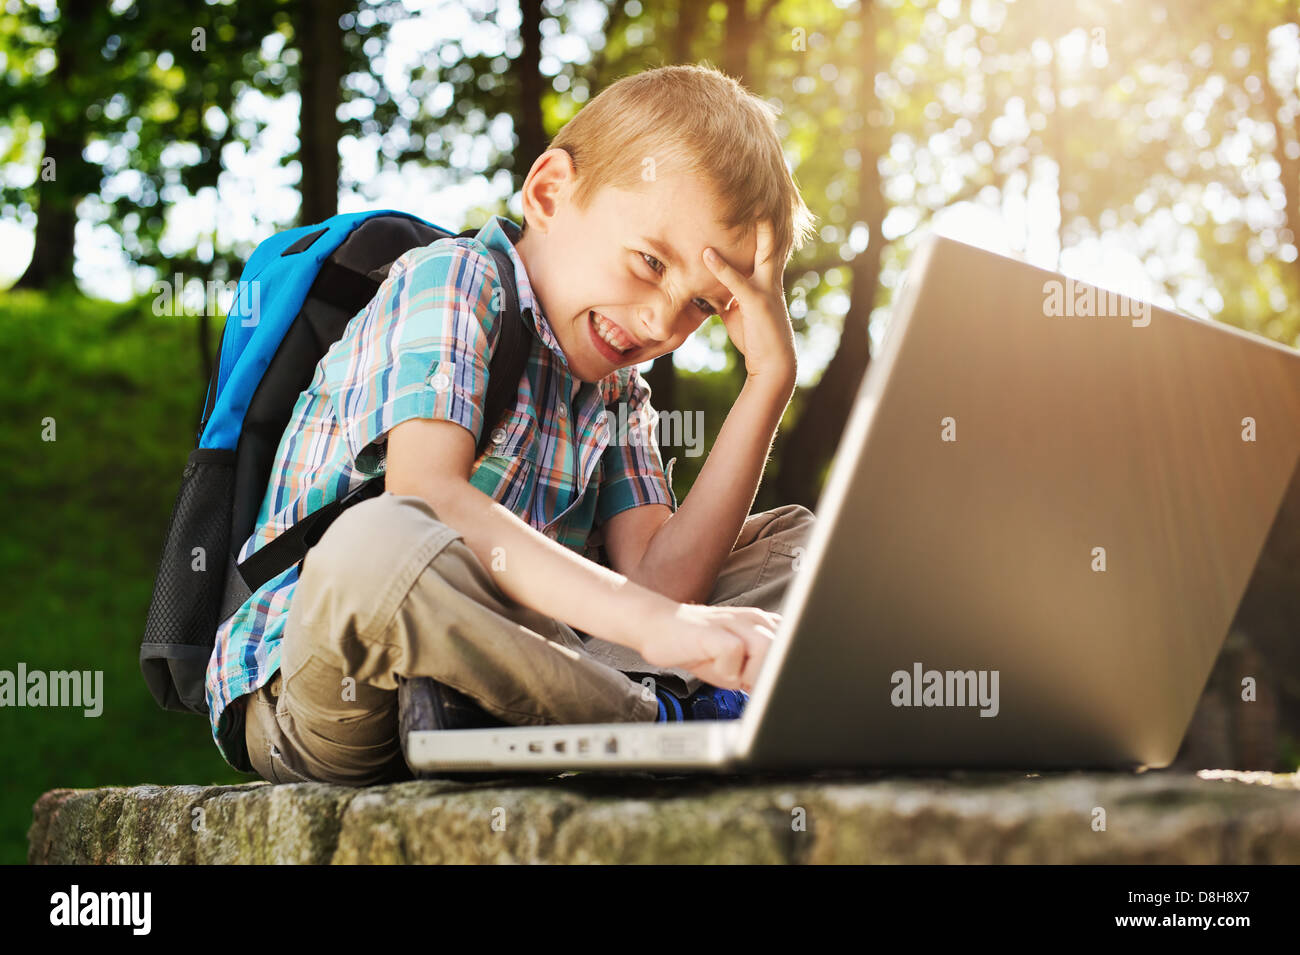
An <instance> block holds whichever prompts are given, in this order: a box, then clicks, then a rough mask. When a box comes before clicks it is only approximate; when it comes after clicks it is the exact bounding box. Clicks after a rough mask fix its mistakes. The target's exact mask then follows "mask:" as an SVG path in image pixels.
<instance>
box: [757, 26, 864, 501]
mask: <svg viewBox="0 0 1300 955" xmlns="http://www.w3.org/2000/svg"><path fill="white" fill-rule="evenodd" d="M874 13H875V11H874V5H873V3H871V2H864V3H863V4H862V12H861V19H862V37H863V49H864V56H863V60H862V67H861V70H860V71H859V74H858V95H857V102H858V103H859V104H860V106H861V110H860V111H861V116H862V125H861V127H860V130H861V132H860V133H859V135H858V137H857V140H858V141H857V143H856V146H857V150H858V154H859V155H860V156H861V157H862V175H861V178H860V180H859V182H858V196H857V209H856V214H855V215H854V220H855V221H860V222H864V223H866V226H867V234H868V236H869V242H868V244H867V248H866V249H865V250H864V251H863V252H862V253H860V254H859V255H858V256H857V257H856V258H854V259H853V263H852V266H851V268H852V282H853V284H852V292H851V293H850V296H849V310H848V313H847V314H846V315H845V316H844V331H843V333H842V334H841V336H840V343H839V347H838V348H836V350H835V355H834V357H833V358H831V361H830V364H828V365H827V366H826V371H825V372H823V373H822V377H821V380H819V381H818V382H817V384H816V385H815V386H814V387H813V389H812V391H811V392H810V393H809V394H808V397H807V399H806V400H805V402H804V403H803V407H802V409H801V411H800V414H799V419H798V421H797V423H796V424H795V426H794V427H793V428H791V429H789V431H788V437H786V439H785V440H784V441H783V442H782V447H781V449H780V451H779V454H778V455H777V459H778V460H779V462H780V465H779V470H778V471H777V475H776V481H775V486H776V492H777V495H778V496H779V498H780V503H782V504H803V505H804V506H805V507H812V506H813V505H815V504H816V503H817V496H818V494H819V493H820V492H821V483H822V473H823V471H824V470H825V468H826V466H827V464H828V463H829V461H830V459H831V456H832V455H833V454H834V453H835V449H836V447H837V446H838V445H839V441H840V435H841V434H842V433H843V431H844V425H845V424H846V423H847V422H848V417H849V412H850V410H852V408H853V401H854V399H855V398H856V397H857V394H858V387H859V385H861V383H862V376H863V375H864V374H866V371H867V365H868V363H869V362H870V361H871V341H870V339H869V338H868V334H867V329H868V323H869V322H870V320H871V312H872V309H874V308H875V304H876V290H877V288H878V286H879V282H880V266H881V261H882V258H883V255H884V251H885V240H884V237H883V236H882V235H881V234H880V227H881V224H882V223H883V222H884V220H885V211H886V209H885V198H884V194H883V193H882V191H881V181H880V169H879V165H878V159H879V156H880V153H881V151H882V145H883V143H882V139H883V136H882V134H881V133H880V131H878V130H877V129H876V128H875V126H874V125H873V123H872V121H871V119H870V117H872V115H873V114H876V115H878V110H879V101H878V100H877V99H876V92H875V77H876V35H877V33H876V23H875V16H874Z"/></svg>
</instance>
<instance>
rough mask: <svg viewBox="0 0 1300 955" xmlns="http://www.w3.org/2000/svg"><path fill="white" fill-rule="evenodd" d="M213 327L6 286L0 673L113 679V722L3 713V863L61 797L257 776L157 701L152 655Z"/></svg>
mask: <svg viewBox="0 0 1300 955" xmlns="http://www.w3.org/2000/svg"><path fill="white" fill-rule="evenodd" d="M197 321H198V319H197V318H194V317H174V318H168V317H157V316H154V315H153V313H152V310H151V309H150V306H149V300H148V299H144V300H141V301H139V302H135V303H131V304H128V305H121V304H117V303H108V302H99V301H93V300H87V299H85V298H83V297H80V296H78V295H75V294H72V293H58V294H51V295H39V294H34V293H18V292H6V293H5V294H4V296H3V297H0V382H2V383H3V384H0V420H3V421H4V423H5V425H4V427H3V428H2V429H0V454H3V457H4V460H5V461H6V462H8V466H7V467H6V469H5V474H6V481H5V487H4V489H3V492H0V493H3V499H4V503H5V504H6V505H7V506H6V507H5V512H6V513H5V518H4V520H5V532H4V534H3V535H2V536H0V608H2V609H0V669H2V670H10V671H16V669H17V666H18V663H19V662H23V663H25V664H26V665H27V669H28V670H29V671H31V670H64V669H78V670H102V671H103V674H104V688H103V712H102V713H101V714H100V715H99V716H98V717H85V716H84V715H83V714H82V711H81V710H80V709H75V708H66V709H63V708H46V709H30V708H8V707H6V708H5V709H4V710H3V711H0V752H2V753H3V754H4V757H5V761H6V767H5V773H4V774H3V779H0V863H22V862H25V861H26V857H27V829H28V827H29V826H30V824H31V808H32V803H33V802H35V800H36V799H37V797H38V796H39V795H40V794H41V793H43V792H45V791H46V790H49V789H53V788H57V787H64V786H67V787H76V788H82V787H97V786H108V785H136V784H140V783H146V782H148V783H158V784H164V785H166V784H177V783H232V782H240V781H248V780H249V779H250V777H249V776H246V775H244V774H241V773H238V772H236V771H234V770H233V769H231V768H230V767H229V766H227V765H226V763H225V761H224V760H223V759H222V758H221V755H220V753H219V752H218V751H217V749H216V746H215V745H214V744H213V742H212V738H211V734H210V731H209V729H208V724H207V721H206V719H205V718H203V717H199V716H195V715H192V714H186V713H173V712H166V711H164V710H162V709H160V708H159V707H158V705H157V704H156V703H155V702H154V700H153V697H152V696H151V695H150V694H149V691H148V689H147V688H146V687H145V684H144V680H143V678H142V677H141V675H140V668H139V662H138V654H139V647H140V637H141V634H142V633H143V630H144V622H145V617H146V614H147V612H148V607H149V598H150V595H151V593H152V588H153V578H154V572H155V570H156V568H157V563H158V556H159V552H160V549H161V546H162V540H163V536H164V534H165V532H166V529H167V520H168V517H169V516H170V513H171V506H172V502H173V500H174V499H175V495H176V491H177V488H178V487H179V482H180V476H181V470H182V468H183V467H184V464H185V457H186V455H187V454H188V452H189V450H190V449H191V448H192V447H193V444H194V432H195V429H196V428H197V425H198V402H199V400H200V399H201V397H202V392H203V390H204V389H205V387H206V382H203V381H201V379H200V372H199V361H198V347H197V340H198V339H197V329H196V322H197ZM215 324H216V325H217V326H218V327H219V326H220V320H219V319H218V320H216V321H215ZM47 419H53V428H54V438H55V439H54V440H53V441H47V440H43V438H42V432H43V431H44V430H46V428H47V426H48V423H49V422H48V420H47Z"/></svg>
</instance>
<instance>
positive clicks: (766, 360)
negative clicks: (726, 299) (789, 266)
mask: <svg viewBox="0 0 1300 955" xmlns="http://www.w3.org/2000/svg"><path fill="white" fill-rule="evenodd" d="M756 238H757V242H756V248H755V260H754V269H753V272H752V274H750V275H748V276H746V275H744V274H742V273H741V272H740V271H739V270H738V269H735V268H733V267H732V266H731V264H730V263H728V262H727V261H726V260H725V259H723V258H722V256H721V255H719V254H718V253H717V252H716V251H715V250H714V249H712V248H706V249H705V250H704V264H705V265H706V266H708V268H709V271H711V272H712V273H713V274H714V275H715V276H717V279H718V281H719V282H721V283H722V284H723V285H724V286H726V288H727V291H729V292H731V294H732V300H731V302H730V303H728V307H727V309H726V311H724V312H722V313H721V315H720V316H719V317H720V318H721V319H722V324H723V325H724V326H725V327H726V329H727V335H728V336H730V338H731V341H732V343H733V344H734V345H735V346H736V350H737V351H739V352H740V353H741V355H743V356H744V357H745V372H746V374H747V375H748V376H749V377H750V378H759V377H761V378H762V379H763V380H764V381H767V380H771V381H774V382H780V383H782V384H788V385H789V386H790V387H793V385H794V378H795V370H796V358H795V349H794V328H793V327H792V326H791V325H790V315H789V313H788V312H787V311H786V308H785V281H784V280H785V275H784V269H778V268H777V263H776V260H775V258H774V257H773V256H772V242H773V239H772V223H771V222H769V221H767V220H766V219H764V220H763V221H761V222H759V223H758V226H757V237H756Z"/></svg>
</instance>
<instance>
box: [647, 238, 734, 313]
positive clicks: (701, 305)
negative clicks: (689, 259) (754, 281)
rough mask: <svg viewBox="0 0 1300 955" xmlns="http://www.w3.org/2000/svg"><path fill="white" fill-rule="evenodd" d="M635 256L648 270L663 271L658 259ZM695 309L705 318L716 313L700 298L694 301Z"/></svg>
mask: <svg viewBox="0 0 1300 955" xmlns="http://www.w3.org/2000/svg"><path fill="white" fill-rule="evenodd" d="M637 254H638V255H640V256H641V258H642V259H644V260H645V263H646V264H647V265H649V266H650V268H652V269H654V270H655V271H656V272H659V271H660V270H661V269H663V267H664V264H663V263H662V262H660V261H659V260H658V259H656V258H655V257H654V256H653V255H651V254H650V253H649V252H639V253H637ZM695 307H696V308H698V309H699V310H700V311H701V312H703V313H704V317H705V318H708V317H709V316H711V315H713V314H714V313H715V312H716V311H717V309H715V308H714V307H713V306H712V305H710V304H709V303H708V302H706V301H705V300H704V299H702V298H697V299H696V300H695Z"/></svg>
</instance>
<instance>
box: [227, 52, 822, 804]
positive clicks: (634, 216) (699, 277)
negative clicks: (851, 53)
mask: <svg viewBox="0 0 1300 955" xmlns="http://www.w3.org/2000/svg"><path fill="white" fill-rule="evenodd" d="M522 198H523V212H524V216H523V218H524V225H523V227H522V229H521V228H519V227H518V226H516V225H515V224H514V223H513V222H511V221H510V220H508V219H505V218H503V217H500V216H497V217H494V218H493V219H492V221H490V222H489V223H488V224H487V225H486V226H484V227H483V229H482V230H480V231H479V233H478V234H477V236H476V237H474V238H464V239H456V240H451V241H443V242H438V243H435V244H433V245H430V246H427V247H424V248H419V249H414V250H412V251H410V252H408V253H406V254H405V255H403V256H402V257H401V258H399V259H398V260H397V262H395V263H394V265H393V267H392V269H391V270H390V272H389V275H388V278H387V280H386V282H385V283H384V285H383V286H382V288H381V289H380V291H379V293H378V295H377V296H376V298H375V299H374V300H373V301H372V302H371V304H370V305H369V306H368V307H367V309H366V310H365V311H364V312H362V313H360V314H359V315H357V316H356V317H354V318H353V320H352V321H351V322H350V323H349V325H348V327H347V329H346V330H345V332H344V334H343V336H342V338H341V339H340V340H339V341H338V342H337V343H336V344H335V345H334V346H333V347H332V348H331V349H330V350H329V352H328V353H327V354H326V355H325V356H324V358H322V359H321V362H320V363H319V365H318V366H317V369H316V373H315V376H314V378H313V380H312V382H311V384H310V385H309V386H308V388H307V389H306V390H305V391H304V392H303V393H302V394H301V395H300V396H299V400H298V402H297V405H296V406H295V409H294V413H293V416H292V417H291V419H290V422H289V425H288V427H287V428H286V430H285V433H284V436H283V437H282V439H281V443H280V447H279V450H278V452H277V455H276V463H275V467H274V470H273V472H272V476H271V481H270V485H269V487H268V491H267V495H266V498H265V500H264V501H263V505H262V509H261V513H260V514H259V516H258V520H257V524H256V529H255V531H254V533H253V535H252V537H251V538H250V539H249V540H248V542H247V543H246V544H245V546H244V549H243V553H242V554H241V559H242V558H243V557H245V556H247V555H248V554H250V553H252V552H253V551H255V550H257V549H258V548H259V547H260V546H262V544H264V543H265V542H266V541H267V540H270V539H271V538H273V537H274V536H275V535H276V534H278V533H279V532H280V531H281V530H283V528H285V527H287V526H289V525H291V524H292V523H293V522H294V521H296V520H297V519H298V518H300V517H301V516H303V515H304V514H306V513H308V512H310V511H312V510H315V509H316V508H317V507H319V506H321V504H323V503H325V502H326V501H328V500H332V499H333V498H335V497H336V496H338V495H339V494H342V493H345V492H346V491H347V490H348V489H349V487H351V486H355V485H356V484H357V483H359V481H360V480H361V479H363V478H364V477H368V476H370V475H372V474H376V473H379V472H380V471H381V470H382V471H383V473H384V474H385V492H384V493H383V494H381V495H378V496H377V497H374V498H372V499H370V500H367V501H365V502H362V503H360V504H357V505H355V506H353V507H352V508H350V509H349V510H347V511H346V512H344V514H343V515H341V516H340V517H339V518H338V519H337V520H336V521H335V522H334V524H333V525H331V527H330V528H329V530H328V531H327V532H326V533H325V534H324V535H323V536H322V537H321V539H320V541H319V542H318V543H317V544H316V545H315V546H314V547H313V548H312V549H311V550H310V551H309V552H308V554H307V556H306V558H305V559H304V560H303V561H302V562H301V563H300V564H299V565H298V566H296V567H293V568H290V569H289V570H287V571H285V572H284V573H283V574H281V575H280V576H278V577H276V578H273V579H272V580H270V581H268V582H267V584H266V585H264V586H263V587H262V588H261V589H260V590H259V591H258V592H257V593H255V594H253V595H252V597H250V598H249V600H248V602H247V603H246V604H245V605H244V606H243V607H242V608H241V609H240V610H239V612H237V613H236V614H235V615H234V617H232V618H231V620H229V621H227V622H226V623H225V624H223V625H222V627H221V629H220V631H219V632H218V638H217V644H216V647H215V649H214V651H213V656H212V660H211V662H210V664H209V668H208V679H207V692H208V702H209V711H210V712H211V713H212V725H213V733H214V736H215V738H216V740H217V744H218V746H219V748H220V749H221V751H222V753H223V755H224V756H225V757H226V759H227V760H228V761H229V762H231V764H232V765H234V766H236V767H237V768H241V769H245V770H247V769H249V768H251V769H253V770H255V771H256V772H257V773H258V774H259V775H261V776H262V777H263V778H265V779H267V780H269V781H271V782H290V781H303V780H320V781H327V782H335V783H340V784H344V785H357V786H359V785H367V784H370V783H376V782H383V781H389V780H396V779H406V778H410V771H409V770H408V769H407V768H406V766H405V763H404V761H403V758H402V752H401V746H400V741H399V739H398V713H397V692H396V691H397V688H398V682H397V681H398V678H399V677H404V678H413V677H430V678H432V679H433V680H434V681H435V682H434V686H435V687H436V688H437V691H438V693H439V694H440V705H445V706H446V707H447V708H446V709H445V710H444V711H443V720H442V725H443V726H444V727H447V726H457V725H499V724H515V725H522V724H533V725H537V724H545V723H590V722H610V721H621V720H645V721H653V720H656V719H680V718H700V717H702V716H703V717H709V716H712V717H717V716H719V715H721V716H723V717H726V716H735V715H737V714H738V712H739V709H740V707H741V706H742V705H743V702H744V699H745V697H744V694H743V691H746V690H749V689H751V688H752V686H753V684H754V681H755V679H756V678H757V676H758V673H759V670H760V668H761V666H762V663H763V659H764V656H765V654H766V652H767V649H768V646H769V645H770V642H771V640H772V638H773V636H774V630H775V627H776V626H777V623H778V618H777V616H776V614H775V613H774V612H773V611H775V610H776V609H777V608H778V607H779V605H780V601H781V598H782V596H783V595H784V591H785V587H786V585H787V583H788V581H789V579H790V575H791V573H792V568H793V564H794V560H795V558H797V556H798V554H799V547H800V546H801V545H802V544H804V543H806V540H807V537H808V534H809V533H810V530H811V525H812V515H811V513H810V512H808V511H807V510H806V509H804V508H802V507H797V506H789V507H784V508H778V509H776V510H773V511H767V512H763V513H760V514H754V515H749V508H750V506H751V505H752V503H753V500H754V495H755V493H756V491H757V488H758V482H759V479H760V478H761V476H762V469H763V465H764V463H765V460H766V457H767V454H768V452H769V450H770V448H771V443H772V439H773V437H774V435H775V432H776V428H777V425H778V423H779V421H780V418H781V415H782V412H783V411H784V409H785V407H786V405H787V403H788V402H789V399H790V397H791V395H792V393H793V390H794V385H795V350H794V336H793V330H792V328H791V326H790V319H789V317H788V315H787V314H786V310H785V301H784V289H783V284H782V272H783V269H784V264H785V263H786V262H787V261H788V259H789V256H790V254H791V252H792V251H793V250H794V249H796V248H798V247H799V246H800V245H802V243H803V241H805V239H806V237H807V234H808V233H809V232H810V231H811V220H812V217H811V214H810V213H809V212H808V210H807V208H806V206H805V205H804V204H803V201H802V199H801V198H800V196H799V193H798V190H797V187H796V186H795V184H794V181H793V179H792V177H791V176H790V173H789V170H788V169H787V168H786V166H785V161H784V158H783V155H782V152H781V147H780V143H779V141H778V138H777V135H776V132H775V123H774V111H773V110H772V109H771V107H769V106H767V105H766V104H764V103H763V102H762V101H760V100H758V99H757V98H755V97H753V96H752V95H750V94H749V93H747V92H746V91H745V90H744V89H743V88H742V87H741V86H740V85H739V84H738V83H736V82H735V81H734V80H732V79H730V78H728V77H726V76H724V75H723V74H721V73H719V72H717V71H715V70H713V69H712V68H709V67H698V66H674V67H664V68H661V69H657V70H650V71H648V72H645V73H641V74H638V75H635V76H630V77H625V78H624V79H622V80H620V81H619V82H617V83H615V84H614V85H612V86H611V87H609V89H607V90H605V91H603V92H602V93H601V94H600V95H599V96H597V97H596V98H595V99H593V100H592V101H591V103H589V104H588V105H587V106H586V107H585V108H583V109H582V110H581V111H580V112H579V113H578V115H577V116H576V117H575V118H574V119H573V120H572V121H570V122H569V123H568V124H567V125H566V126H565V127H564V128H563V129H562V130H561V131H560V133H559V134H558V135H557V136H556V138H555V140H554V142H553V143H552V145H551V148H550V149H548V150H547V151H546V152H545V153H543V154H542V155H541V156H540V157H538V159H537V160H536V161H535V162H534V163H533V165H532V168H531V170H530V171H529V174H528V177H527V180H526V181H525V183H524V187H523V193H522ZM486 246H493V247H496V248H500V249H502V250H503V251H506V252H507V253H508V254H509V255H510V257H511V261H512V263H513V265H514V269H515V278H516V283H517V287H518V290H519V299H520V306H521V309H522V310H523V320H524V322H525V324H526V325H527V328H528V331H527V336H528V339H527V340H528V341H529V344H530V348H531V352H530V355H529V361H528V366H527V371H526V373H525V376H524V378H523V380H521V382H520V386H519V391H518V394H517V396H516V400H515V403H514V407H513V408H512V409H511V410H510V411H509V412H508V413H507V414H506V415H505V416H504V417H503V418H502V420H501V421H500V422H490V421H484V420H483V402H484V396H485V393H486V379H487V370H488V362H489V359H490V357H491V355H492V349H493V347H494V345H495V342H496V341H497V335H498V333H499V331H498V329H499V326H498V325H497V323H496V322H495V319H496V316H497V309H496V308H495V307H494V305H495V304H496V303H498V302H499V301H500V299H499V295H500V279H499V277H498V276H497V275H496V269H495V265H494V263H493V260H492V258H491V256H490V255H489V254H488V253H487V251H486V248H485V247H486ZM711 252H712V254H711ZM711 314H719V315H720V316H721V317H722V320H723V322H724V323H725V326H726V329H727V332H728V334H729V336H730V338H731V340H732V341H733V342H734V343H735V345H736V347H737V349H738V350H739V352H740V353H741V354H742V355H743V356H744V360H745V369H746V372H747V377H746V381H745V384H744V387H743V388H742V389H741V393H740V395H739V397H738V398H737V400H736V402H735V404H734V406H733V407H732V409H731V411H730V412H729V413H728V416H727V419H726V421H725V422H724V424H723V427H722V430H721V433H720V434H719V435H718V439H717V442H716V444H715V446H714V448H713V450H712V452H711V453H710V455H709V458H708V460H707V461H706V462H705V465H704V467H703V469H702V471H701V473H700V475H699V478H698V480H697V481H696V482H695V485H694V487H693V489H692V490H691V493H690V494H689V495H688V497H687V498H686V500H685V501H684V502H683V503H682V505H681V507H680V509H679V508H678V506H677V502H676V499H675V497H674V495H673V492H672V489H671V485H670V484H669V480H668V477H667V475H665V473H664V470H663V467H662V464H661V459H660V456H659V451H658V448H657V446H656V444H655V441H654V440H653V438H652V437H650V429H651V428H652V427H653V425H654V419H655V412H654V410H653V409H652V408H651V406H650V403H649V397H650V391H649V388H648V387H647V386H646V384H645V382H644V381H643V380H642V379H641V378H640V376H639V375H638V373H637V369H636V366H637V365H638V364H640V363H643V362H646V361H649V360H651V359H653V358H655V357H657V356H659V355H664V354H667V353H668V352H670V351H672V350H674V349H675V348H677V347H678V346H679V345H681V343H682V342H683V341H684V340H685V339H686V337H687V336H688V335H690V333H691V332H693V331H694V330H695V329H696V328H697V327H698V326H699V325H700V324H701V323H702V322H703V321H704V319H705V318H707V317H708V316H709V315H711ZM619 399H622V400H625V401H626V402H627V416H628V418H627V420H628V421H629V424H630V426H632V427H633V428H637V429H640V431H641V434H640V435H639V436H638V435H633V434H629V435H611V434H610V433H609V432H610V427H609V424H610V420H609V418H608V417H607V415H606V406H607V405H608V406H609V407H610V408H613V407H615V406H616V404H615V403H616V402H617V401H618V400H619ZM483 428H491V429H493V430H492V432H491V437H492V444H491V445H490V446H489V447H488V449H487V450H486V451H485V452H484V454H483V455H482V456H481V457H479V458H478V459H477V460H475V455H474V449H475V447H476V442H477V440H478V437H479V435H480V434H481V432H482V429H483ZM670 470H671V467H670ZM598 561H600V562H598ZM602 564H603V565H602ZM647 678H648V679H647ZM643 679H644V680H645V683H644V684H643V683H642V682H640V681H641V680H643ZM729 691H740V692H729ZM719 710H721V711H722V712H721V713H720V714H719ZM453 717H456V718H455V719H453ZM245 747H246V749H247V752H246V753H245V752H244V751H243V750H244V748H245Z"/></svg>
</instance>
